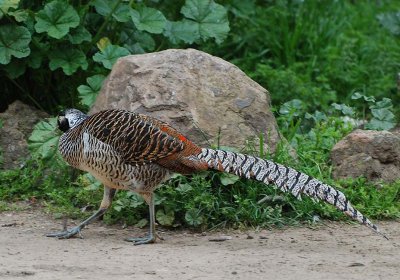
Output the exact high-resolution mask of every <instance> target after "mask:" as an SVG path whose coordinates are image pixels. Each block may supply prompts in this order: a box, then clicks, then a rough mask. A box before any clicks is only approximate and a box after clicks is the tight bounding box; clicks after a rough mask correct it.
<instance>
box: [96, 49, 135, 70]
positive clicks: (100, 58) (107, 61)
mask: <svg viewBox="0 0 400 280" xmlns="http://www.w3.org/2000/svg"><path fill="white" fill-rule="evenodd" d="M129 54H130V53H129V51H128V50H127V49H125V48H123V47H120V46H116V45H109V46H107V47H106V48H105V49H104V50H103V51H101V52H97V53H95V55H94V56H93V60H94V61H96V62H100V63H102V64H103V66H104V67H105V68H107V69H111V68H112V66H113V65H114V63H115V62H116V61H117V59H118V58H120V57H123V56H127V55H129Z"/></svg>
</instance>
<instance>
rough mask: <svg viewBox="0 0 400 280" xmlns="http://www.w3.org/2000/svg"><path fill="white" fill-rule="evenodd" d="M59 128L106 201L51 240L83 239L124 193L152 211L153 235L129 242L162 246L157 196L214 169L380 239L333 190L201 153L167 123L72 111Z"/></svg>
mask: <svg viewBox="0 0 400 280" xmlns="http://www.w3.org/2000/svg"><path fill="white" fill-rule="evenodd" d="M58 126H59V128H60V129H61V130H62V131H63V132H64V134H63V135H62V136H61V138H60V142H59V150H60V153H61V155H62V156H63V158H64V159H65V160H66V161H67V162H68V163H69V164H70V165H72V166H73V167H75V168H78V169H81V170H84V171H87V172H89V173H91V174H92V175H93V176H94V177H96V178H97V179H98V180H99V181H101V182H102V183H103V184H104V196H103V200H102V202H101V205H100V208H99V210H98V211H97V212H95V213H94V214H93V215H92V216H90V217H89V218H88V219H86V220H85V221H83V222H82V223H81V224H79V225H78V226H76V227H73V228H71V229H68V230H65V231H62V232H56V233H50V234H48V235H47V236H50V237H59V238H69V237H71V236H74V235H76V234H78V233H80V231H81V229H82V228H84V227H85V226H86V225H87V224H89V223H90V222H91V221H93V220H95V219H96V218H98V217H100V216H101V215H103V214H104V212H105V211H106V210H107V208H108V207H109V206H110V205H111V201H112V199H113V196H114V194H115V192H116V190H118V189H121V190H130V191H134V192H137V193H139V194H140V195H142V196H143V198H144V199H145V201H146V202H147V203H148V205H149V210H150V232H149V235H148V236H147V237H145V238H129V239H127V240H128V241H132V242H135V244H146V243H153V242H155V240H156V232H155V219H154V195H153V192H154V190H155V189H156V188H157V187H158V186H159V185H160V183H162V182H163V181H165V180H167V179H168V178H169V177H170V175H171V174H173V173H175V172H178V173H182V174H191V173H194V172H198V171H203V170H208V169H213V170H218V171H221V172H229V173H232V174H235V175H238V176H240V177H244V178H248V179H253V180H257V181H260V182H263V183H265V184H274V185H276V186H277V187H278V188H279V189H280V190H282V191H285V192H291V193H292V194H293V195H294V196H296V197H298V198H300V196H301V194H305V195H308V196H310V197H312V198H316V199H320V200H323V201H325V202H327V203H329V204H332V205H333V206H335V207H336V208H337V209H339V210H340V211H342V212H344V213H345V214H346V215H348V216H350V217H351V218H353V219H354V220H357V221H358V222H360V223H361V224H364V225H366V226H367V227H369V228H371V229H372V230H374V231H375V232H377V233H380V231H379V229H378V228H377V226H376V225H374V224H373V223H371V221H370V220H369V219H368V218H366V217H365V216H364V215H363V214H361V213H360V212H359V211H358V210H356V209H355V208H354V207H353V206H352V205H351V203H350V202H349V201H348V200H347V199H346V197H345V195H344V194H343V193H342V192H340V191H338V190H336V189H334V188H333V187H331V186H328V185H326V184H324V183H322V182H320V181H319V180H317V179H314V178H312V177H310V176H308V175H306V174H304V173H301V172H298V171H296V170H294V169H292V168H290V167H286V166H283V165H281V164H278V163H275V162H272V161H269V160H264V159H261V158H257V157H254V156H249V155H245V154H239V153H234V152H228V151H222V150H213V149H208V148H200V147H198V146H197V145H196V144H194V143H193V142H191V141H190V140H188V139H187V138H186V137H185V136H183V135H182V134H180V133H179V132H178V131H177V130H175V129H174V128H172V127H171V126H169V125H168V124H167V123H164V122H162V121H159V120H157V119H154V118H151V117H149V116H145V115H141V114H136V113H132V112H129V111H124V110H105V111H101V112H99V113H96V114H93V115H91V116H88V115H86V114H84V113H82V112H81V111H78V110H76V109H67V110H66V111H65V112H64V113H62V114H60V115H59V117H58ZM380 234H382V233H380ZM382 235H383V234H382ZM383 236H384V235H383Z"/></svg>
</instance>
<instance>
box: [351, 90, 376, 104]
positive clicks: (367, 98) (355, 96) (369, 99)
mask: <svg viewBox="0 0 400 280" xmlns="http://www.w3.org/2000/svg"><path fill="white" fill-rule="evenodd" d="M360 98H363V99H364V100H365V101H367V102H372V103H374V102H375V97H373V96H366V95H363V94H361V93H359V92H355V93H353V94H352V95H351V99H360Z"/></svg>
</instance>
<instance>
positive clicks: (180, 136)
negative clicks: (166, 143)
mask: <svg viewBox="0 0 400 280" xmlns="http://www.w3.org/2000/svg"><path fill="white" fill-rule="evenodd" d="M178 138H179V140H181V141H186V140H187V139H186V137H185V136H183V135H182V134H179V136H178Z"/></svg>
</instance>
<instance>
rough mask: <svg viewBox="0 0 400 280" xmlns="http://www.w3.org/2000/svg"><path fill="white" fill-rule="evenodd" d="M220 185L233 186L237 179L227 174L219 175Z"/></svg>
mask: <svg viewBox="0 0 400 280" xmlns="http://www.w3.org/2000/svg"><path fill="white" fill-rule="evenodd" d="M220 178H221V179H220V180H221V184H222V185H224V186H229V185H233V184H234V183H236V182H237V181H239V177H238V176H236V175H233V174H229V173H221V177H220Z"/></svg>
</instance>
